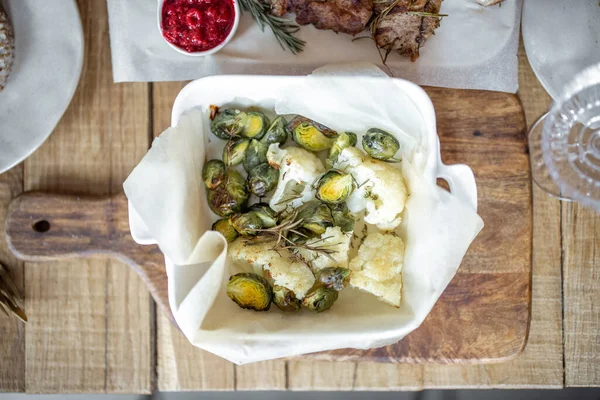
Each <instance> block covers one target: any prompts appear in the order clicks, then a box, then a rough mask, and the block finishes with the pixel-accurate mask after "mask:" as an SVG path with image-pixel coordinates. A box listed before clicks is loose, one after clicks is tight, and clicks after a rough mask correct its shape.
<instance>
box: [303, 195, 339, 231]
mask: <svg viewBox="0 0 600 400" xmlns="http://www.w3.org/2000/svg"><path fill="white" fill-rule="evenodd" d="M297 220H302V223H301V224H300V227H301V228H302V230H304V231H308V232H310V233H313V234H315V235H317V236H318V235H322V234H323V233H325V230H327V228H328V227H330V226H333V217H332V216H331V211H330V210H329V207H327V205H326V204H323V203H320V202H318V201H316V200H314V201H309V202H308V203H305V204H303V205H302V206H301V207H300V208H299V211H298V216H297Z"/></svg>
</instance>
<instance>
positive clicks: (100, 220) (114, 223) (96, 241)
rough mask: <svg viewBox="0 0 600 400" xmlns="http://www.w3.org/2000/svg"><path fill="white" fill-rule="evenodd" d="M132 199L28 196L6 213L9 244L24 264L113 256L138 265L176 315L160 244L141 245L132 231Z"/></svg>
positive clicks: (151, 287) (159, 299)
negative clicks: (168, 292) (170, 302)
mask: <svg viewBox="0 0 600 400" xmlns="http://www.w3.org/2000/svg"><path fill="white" fill-rule="evenodd" d="M127 216H128V214H127V198H126V197H125V195H124V194H122V193H121V194H117V195H114V196H101V197H100V196H96V197H92V196H68V195H57V194H49V193H37V192H29V193H24V194H22V195H20V196H19V197H17V198H15V199H14V200H13V201H12V202H11V204H10V206H9V207H8V212H7V215H6V225H5V233H6V242H7V243H8V247H9V248H10V250H11V251H12V252H13V253H14V254H15V256H16V257H17V258H19V259H20V260H23V261H32V262H40V261H56V260H66V259H72V258H81V257H92V256H101V255H104V256H109V257H112V258H116V259H119V260H121V261H124V262H125V263H127V264H129V265H130V266H131V267H133V268H134V269H135V270H136V272H137V273H138V274H139V275H140V277H141V278H142V279H143V280H144V282H145V283H146V286H148V289H149V290H150V293H151V294H152V296H153V297H154V299H155V300H156V302H157V303H158V304H159V305H160V306H161V308H163V309H164V310H165V312H167V315H168V316H170V317H171V318H172V316H171V313H170V310H169V301H168V298H167V276H166V273H165V266H164V258H163V255H162V253H161V252H160V250H159V249H158V247H157V246H140V245H139V244H137V243H135V242H134V241H133V238H132V237H131V234H130V233H129V222H128V221H129V220H128V217H127Z"/></svg>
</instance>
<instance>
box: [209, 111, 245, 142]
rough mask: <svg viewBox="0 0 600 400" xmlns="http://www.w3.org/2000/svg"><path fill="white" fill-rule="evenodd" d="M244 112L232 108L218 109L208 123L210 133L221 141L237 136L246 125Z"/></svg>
mask: <svg viewBox="0 0 600 400" xmlns="http://www.w3.org/2000/svg"><path fill="white" fill-rule="evenodd" d="M246 119H247V115H246V113H245V112H243V111H240V110H236V109H234V108H225V109H220V110H219V111H218V112H217V114H216V115H215V117H214V118H213V120H212V121H211V123H210V130H211V131H212V133H213V134H214V135H215V136H216V137H218V138H219V139H223V140H230V139H231V138H233V137H236V136H239V135H240V134H241V133H242V130H243V129H244V126H245V125H246Z"/></svg>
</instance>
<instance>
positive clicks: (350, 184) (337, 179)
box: [316, 169, 355, 204]
mask: <svg viewBox="0 0 600 400" xmlns="http://www.w3.org/2000/svg"><path fill="white" fill-rule="evenodd" d="M354 185H355V184H354V178H353V177H352V175H350V174H347V173H345V172H343V171H338V170H335V169H332V170H330V171H329V172H327V173H325V175H323V176H322V177H321V178H320V179H319V181H318V183H317V194H316V196H317V199H319V200H321V201H323V202H325V203H328V204H337V203H342V202H344V201H345V200H346V199H347V198H348V196H350V194H351V193H352V191H353V190H354Z"/></svg>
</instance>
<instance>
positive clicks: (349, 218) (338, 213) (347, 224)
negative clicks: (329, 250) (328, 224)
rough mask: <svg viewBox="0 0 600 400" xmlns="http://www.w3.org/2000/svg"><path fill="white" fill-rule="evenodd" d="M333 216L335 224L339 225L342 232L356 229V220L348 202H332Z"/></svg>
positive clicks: (330, 207)
mask: <svg viewBox="0 0 600 400" xmlns="http://www.w3.org/2000/svg"><path fill="white" fill-rule="evenodd" d="M329 209H330V210H331V216H332V217H333V223H334V225H335V226H339V227H340V229H341V230H342V232H350V231H353V230H354V223H355V222H356V221H355V219H354V216H353V215H352V214H351V213H350V210H348V206H347V205H346V203H339V204H330V205H329Z"/></svg>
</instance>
